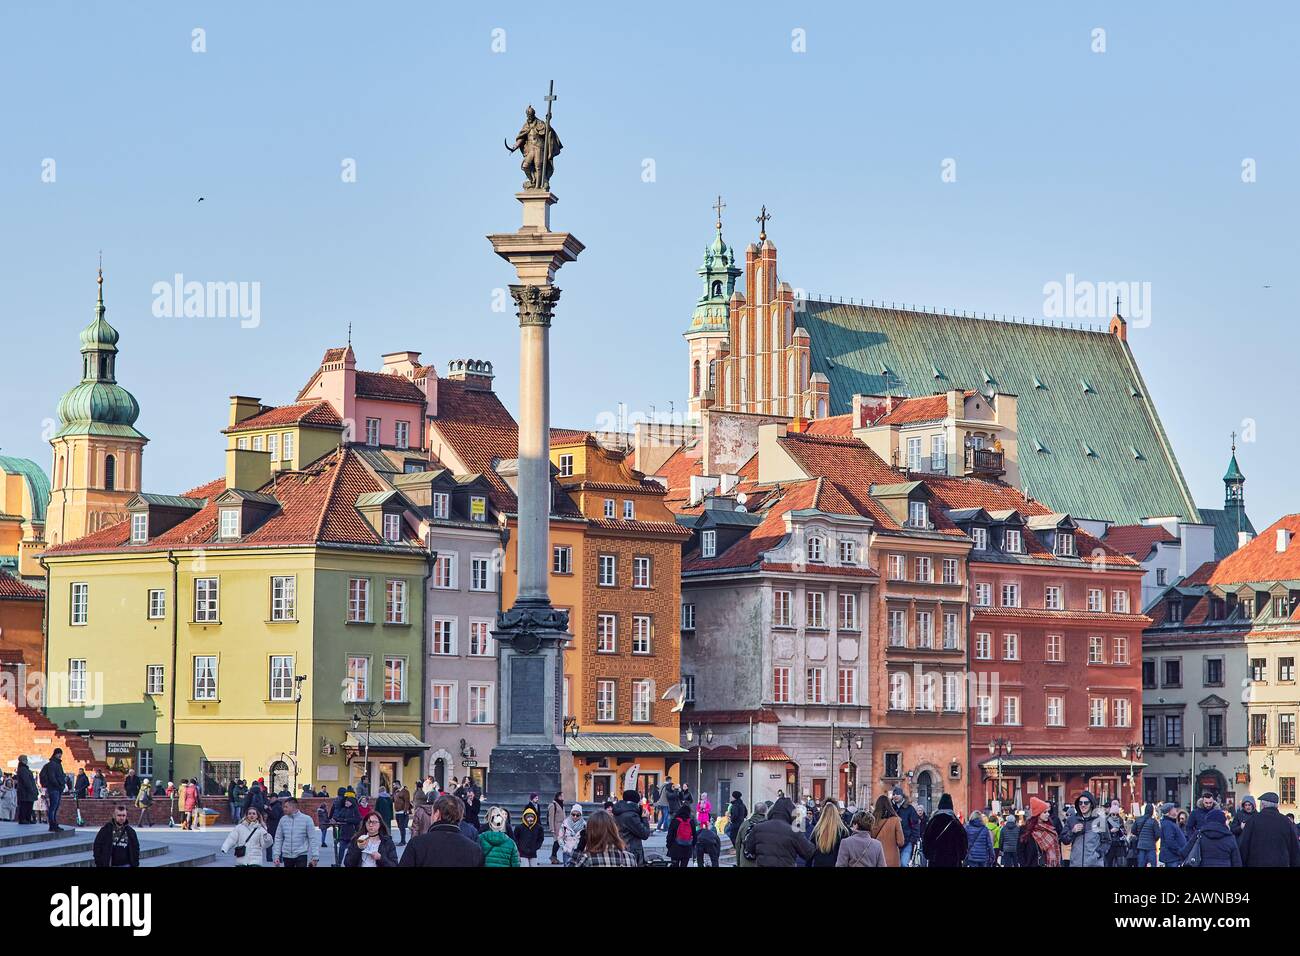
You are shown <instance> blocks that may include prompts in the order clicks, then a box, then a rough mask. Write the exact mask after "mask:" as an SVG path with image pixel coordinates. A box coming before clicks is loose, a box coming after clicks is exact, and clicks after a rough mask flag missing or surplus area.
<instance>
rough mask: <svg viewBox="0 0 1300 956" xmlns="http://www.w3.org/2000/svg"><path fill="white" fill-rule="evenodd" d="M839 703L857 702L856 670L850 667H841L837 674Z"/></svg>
mask: <svg viewBox="0 0 1300 956" xmlns="http://www.w3.org/2000/svg"><path fill="white" fill-rule="evenodd" d="M837 700H838V702H839V703H841V704H856V703H857V702H858V672H857V671H856V670H855V669H854V668H852V667H841V668H840V674H839V696H838V698H837Z"/></svg>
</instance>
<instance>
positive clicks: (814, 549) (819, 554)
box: [808, 534, 826, 561]
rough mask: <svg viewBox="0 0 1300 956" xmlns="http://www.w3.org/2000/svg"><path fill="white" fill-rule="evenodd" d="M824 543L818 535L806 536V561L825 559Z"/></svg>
mask: <svg viewBox="0 0 1300 956" xmlns="http://www.w3.org/2000/svg"><path fill="white" fill-rule="evenodd" d="M825 556H826V542H825V540H824V539H823V538H822V536H821V535H819V534H811V535H809V536H808V560H809V561H824V560H825V559H826V557H825Z"/></svg>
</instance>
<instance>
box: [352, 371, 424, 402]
mask: <svg viewBox="0 0 1300 956" xmlns="http://www.w3.org/2000/svg"><path fill="white" fill-rule="evenodd" d="M357 397H358V398H377V399H381V400H383V401H388V402H409V403H411V404H422V403H424V402H425V401H426V400H427V399H426V396H425V394H424V392H423V391H421V390H420V386H418V385H416V384H415V383H414V382H413V381H411V380H410V379H409V378H407V377H406V376H405V375H398V374H397V373H396V372H363V371H361V370H359V369H358V370H357Z"/></svg>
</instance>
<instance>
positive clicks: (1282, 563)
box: [1210, 514, 1300, 585]
mask: <svg viewBox="0 0 1300 956" xmlns="http://www.w3.org/2000/svg"><path fill="white" fill-rule="evenodd" d="M1283 530H1284V531H1288V532H1290V534H1291V543H1290V544H1289V545H1288V546H1287V548H1286V550H1285V551H1283V552H1281V553H1280V554H1279V553H1278V550H1277V533H1278V532H1279V531H1283ZM1297 535H1300V514H1292V515H1283V516H1282V517H1281V518H1278V519H1277V521H1274V522H1273V523H1272V524H1271V525H1269V526H1268V527H1267V528H1266V529H1265V530H1264V531H1262V532H1261V533H1260V535H1259V537H1257V538H1255V540H1253V541H1251V542H1250V543H1249V544H1247V545H1246V546H1245V547H1243V548H1238V549H1237V550H1236V551H1234V552H1233V553H1232V554H1230V555H1228V556H1227V557H1226V558H1224V559H1223V560H1222V561H1220V562H1219V566H1218V568H1216V569H1215V571H1214V573H1213V574H1212V575H1211V577H1210V583H1211V584H1216V585H1217V584H1244V583H1247V582H1250V581H1290V580H1296V579H1298V578H1300V543H1297V541H1296V540H1295V539H1296V536H1297Z"/></svg>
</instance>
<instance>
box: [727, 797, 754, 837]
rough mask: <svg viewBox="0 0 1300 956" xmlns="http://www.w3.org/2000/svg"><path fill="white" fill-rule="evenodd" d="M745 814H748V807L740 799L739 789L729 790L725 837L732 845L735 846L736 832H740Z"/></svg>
mask: <svg viewBox="0 0 1300 956" xmlns="http://www.w3.org/2000/svg"><path fill="white" fill-rule="evenodd" d="M747 816H749V809H748V808H747V807H746V806H745V801H744V800H742V799H741V797H740V791H739V790H733V791H731V803H730V804H728V805H727V839H728V840H730V841H731V845H732V846H733V847H734V846H736V834H737V833H739V832H740V825H741V824H742V823H744V822H745V818H746V817H747Z"/></svg>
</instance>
